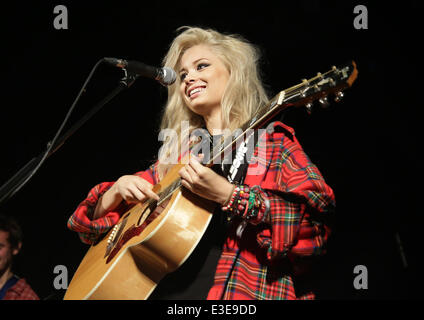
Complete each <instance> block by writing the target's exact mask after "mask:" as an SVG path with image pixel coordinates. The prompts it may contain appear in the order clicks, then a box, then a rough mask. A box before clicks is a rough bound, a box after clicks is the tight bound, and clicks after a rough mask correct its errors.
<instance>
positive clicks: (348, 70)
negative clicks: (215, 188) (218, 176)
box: [207, 61, 358, 167]
mask: <svg viewBox="0 0 424 320" xmlns="http://www.w3.org/2000/svg"><path fill="white" fill-rule="evenodd" d="M357 75H358V70H357V69H356V63H355V62H354V61H352V62H351V63H350V64H348V65H346V66H344V67H343V68H337V67H335V66H333V67H332V68H331V69H330V70H329V71H327V72H325V73H323V74H321V73H317V75H316V76H315V77H313V78H311V79H309V80H306V79H304V80H302V82H301V83H299V84H297V85H295V86H293V87H290V88H288V89H285V90H283V91H281V92H280V93H278V94H277V95H275V96H274V97H273V98H272V99H271V100H270V101H269V103H268V104H267V105H266V106H265V107H262V108H258V111H257V114H255V115H254V117H253V118H252V119H251V120H250V121H248V122H247V123H245V124H244V125H242V127H241V130H238V132H237V134H233V135H232V136H229V137H228V138H227V139H226V140H225V141H224V142H223V143H222V144H221V145H220V146H218V147H217V148H218V149H217V150H215V148H214V150H213V156H212V159H211V160H210V161H209V162H208V163H207V166H209V167H210V166H212V165H213V164H214V163H221V162H217V160H218V159H219V160H221V159H222V156H223V155H225V154H228V152H230V150H229V149H230V148H231V151H232V150H233V149H234V148H235V147H236V145H238V144H239V143H240V141H241V139H245V138H246V137H247V136H248V135H250V134H252V131H253V130H257V129H261V128H265V127H266V125H267V124H268V123H270V121H271V120H272V119H274V118H275V116H277V115H278V114H279V113H281V112H283V111H285V110H287V109H288V108H291V107H299V106H306V108H307V109H308V112H310V108H311V105H312V103H313V102H314V101H315V100H318V101H319V102H320V104H321V105H322V106H326V105H327V104H328V98H327V97H328V96H329V95H330V94H335V101H336V102H339V101H340V99H341V97H343V90H344V89H346V88H348V87H350V86H352V84H353V82H354V81H355V80H356V78H357ZM240 131H241V132H240ZM234 136H235V137H234Z"/></svg>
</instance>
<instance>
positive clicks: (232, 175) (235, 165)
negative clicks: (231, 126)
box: [221, 130, 258, 184]
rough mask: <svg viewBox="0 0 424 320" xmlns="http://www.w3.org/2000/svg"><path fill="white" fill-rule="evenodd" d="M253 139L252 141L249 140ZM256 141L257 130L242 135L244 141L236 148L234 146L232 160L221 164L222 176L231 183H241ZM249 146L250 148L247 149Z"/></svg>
mask: <svg viewBox="0 0 424 320" xmlns="http://www.w3.org/2000/svg"><path fill="white" fill-rule="evenodd" d="M251 139H253V141H251ZM257 142H258V130H254V131H252V133H251V134H250V135H249V136H247V137H244V141H243V142H242V143H240V145H239V147H238V148H235V149H234V150H233V153H232V155H231V156H232V162H231V163H230V164H226V162H225V161H223V163H222V164H221V172H222V176H224V177H225V178H227V180H228V181H229V182H231V183H236V184H243V182H244V179H245V178H246V174H247V169H248V167H249V161H250V159H251V157H252V155H253V151H254V149H255V147H256V144H257ZM249 148H251V149H252V150H249Z"/></svg>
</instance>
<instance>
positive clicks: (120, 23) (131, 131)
mask: <svg viewBox="0 0 424 320" xmlns="http://www.w3.org/2000/svg"><path fill="white" fill-rule="evenodd" d="M418 3H419V1H403V2H401V3H398V4H396V5H389V4H384V2H381V3H380V4H378V5H377V4H375V2H374V3H371V2H367V1H362V2H355V1H319V0H313V1H291V2H289V1H274V2H272V1H269V2H267V1H248V2H244V3H243V2H239V3H237V2H232V1H225V2H219V1H202V2H199V1H183V2H182V1H180V2H166V1H151V2H147V1H137V2H128V3H126V2H119V3H117V2H114V3H111V4H105V3H103V2H92V1H90V2H88V1H87V2H84V3H83V2H78V3H77V2H76V1H75V2H74V1H72V2H71V1H60V2H59V1H57V2H50V3H49V2H45V1H37V2H30V1H28V2H22V1H21V2H16V3H13V4H12V3H8V4H4V3H3V4H2V8H1V19H0V20H1V28H0V30H1V43H2V45H1V47H2V49H1V55H2V59H1V70H2V72H1V78H2V82H3V85H2V95H1V100H2V101H1V116H0V122H1V123H0V130H1V133H0V143H1V170H0V184H1V185H3V184H4V183H5V182H6V181H7V180H8V179H9V178H10V177H12V176H13V175H14V174H15V173H16V172H17V171H18V170H19V169H20V168H22V167H23V166H24V165H25V164H26V163H27V162H28V161H29V160H30V159H31V158H33V157H35V156H38V155H39V154H40V153H41V152H42V151H44V150H45V147H46V144H47V142H48V141H50V140H51V139H52V138H53V136H54V134H55V133H56V131H57V130H58V128H59V125H60V124H61V122H62V121H63V119H64V117H65V115H66V113H67V111H68V109H69V107H70V106H71V103H72V102H73V101H74V99H75V98H76V95H77V93H78V91H79V90H80V88H81V86H82V84H83V82H84V81H85V79H86V77H87V76H88V74H89V72H90V70H91V69H92V68H93V66H94V65H95V63H96V62H97V61H98V60H99V59H100V58H102V57H118V58H125V59H131V60H138V61H141V62H144V63H147V64H150V65H154V66H159V65H160V63H161V61H162V57H163V56H164V54H165V53H166V51H167V49H168V46H169V44H170V42H171V41H172V39H173V38H174V36H175V30H176V29H177V28H178V27H180V26H183V25H189V26H202V27H211V28H215V29H217V30H219V31H222V32H226V33H238V34H241V35H243V36H244V37H245V38H247V39H249V40H250V41H251V42H253V43H255V44H257V45H258V46H259V47H260V49H261V50H262V61H261V69H262V73H263V79H264V82H265V83H266V84H267V87H268V89H269V92H270V94H271V95H274V94H276V93H278V92H279V91H280V90H283V89H285V88H287V87H291V86H293V85H295V84H297V83H299V82H300V80H301V79H303V78H310V77H313V76H314V75H316V73H317V72H325V71H327V70H328V69H330V68H331V66H332V65H340V64H343V63H345V62H347V61H350V60H354V61H356V63H357V66H358V70H359V76H358V79H357V81H356V82H355V83H354V85H353V87H352V88H351V89H349V90H347V91H346V92H345V98H344V100H343V102H342V103H340V104H335V103H332V104H331V106H330V107H329V108H328V109H320V108H317V109H315V111H314V112H313V113H312V115H310V116H309V115H308V114H307V113H306V111H305V110H304V109H303V108H299V109H295V110H292V111H290V112H288V113H287V114H286V116H285V118H284V121H285V122H286V124H288V125H290V126H292V127H293V128H294V129H295V131H296V134H297V137H298V139H299V140H300V142H301V144H302V145H303V147H304V149H305V151H306V153H307V154H308V155H309V156H310V158H311V159H312V161H313V162H314V163H315V164H317V165H318V167H319V168H320V170H321V172H322V173H323V175H324V176H325V178H326V180H327V182H328V184H329V185H330V186H332V187H333V188H334V191H335V193H336V199H337V217H336V222H335V229H334V234H333V237H332V240H331V242H330V244H329V252H328V255H327V258H326V260H325V261H324V263H323V265H322V266H320V278H319V279H317V284H318V287H319V296H318V297H319V298H321V299H331V300H332V299H347V300H351V299H352V300H353V299H365V300H367V299H410V298H417V297H419V298H420V297H421V296H420V295H419V293H418V289H419V285H418V283H419V280H420V279H421V276H420V272H419V265H418V259H419V256H420V255H421V254H420V252H419V250H420V247H421V243H420V242H419V241H420V234H421V227H422V223H423V218H422V210H421V209H420V208H421V206H420V202H421V201H422V198H421V196H420V194H421V190H420V185H421V182H422V169H421V168H420V164H419V155H418V152H419V147H420V144H419V140H418V134H419V131H420V129H419V128H420V123H421V121H420V119H419V113H418V112H419V109H420V108H421V107H422V102H421V99H419V93H420V82H419V80H420V78H421V77H420V73H419V70H418V66H419V65H420V64H421V60H419V59H418V58H419V53H418V52H419V50H418V44H417V43H418V42H419V41H420V40H419V39H420V34H421V31H420V28H419V27H420V25H421V23H420V20H419V17H420V14H421V12H422V11H421V10H420V8H419V5H418ZM57 5H64V6H65V7H66V8H67V11H68V29H66V30H64V29H62V30H56V29H55V27H54V24H53V21H54V19H55V17H57V16H58V14H55V13H54V11H53V10H54V8H55V7H56V6H57ZM357 5H365V6H366V8H367V9H368V29H360V30H359V29H356V28H355V27H354V23H353V22H354V19H355V17H356V16H357V15H358V14H356V13H354V8H355V7H356V6H357ZM121 76H122V73H121V72H120V71H119V70H115V69H114V68H111V67H107V66H101V67H100V68H99V69H98V70H97V72H96V73H95V74H94V77H93V79H92V81H91V82H90V83H89V86H88V89H87V92H86V93H85V94H84V95H83V97H82V99H81V100H80V102H79V104H78V105H77V107H76V109H75V111H74V113H73V115H72V117H71V120H70V122H69V123H68V125H67V127H66V128H65V130H66V129H68V128H69V127H70V126H71V125H72V124H74V123H75V122H76V121H78V120H79V119H80V118H81V117H82V116H83V115H84V114H85V113H86V112H87V111H88V110H89V109H90V108H91V107H92V106H94V104H95V103H96V102H98V101H100V100H101V99H102V98H103V97H105V96H106V95H107V94H108V93H109V92H110V91H111V90H112V89H113V88H114V87H115V86H116V85H117V84H118V82H119V80H120V79H121ZM165 100H166V89H165V88H164V87H162V86H160V85H159V84H158V83H157V82H155V81H153V80H150V79H145V78H139V79H138V80H137V81H136V82H135V83H134V85H133V86H132V87H130V88H129V89H127V90H125V91H124V92H123V93H121V94H120V95H119V96H117V97H116V98H115V99H114V100H113V101H111V102H110V103H109V104H107V105H106V106H105V107H104V108H103V109H102V111H100V112H99V113H98V114H97V115H96V116H95V117H94V118H92V119H91V120H90V121H89V122H88V123H87V124H86V125H84V126H83V127H82V128H81V129H80V130H79V131H78V132H76V133H75V134H74V135H73V136H72V137H71V138H70V139H69V140H68V141H67V142H66V143H65V144H64V145H63V146H62V147H61V148H60V149H59V150H58V151H57V152H56V153H55V154H53V155H52V156H51V157H50V158H49V159H48V160H47V161H46V162H45V163H44V165H43V166H42V167H41V168H40V170H39V171H38V172H37V173H36V175H35V176H34V177H33V178H32V179H31V180H30V181H29V182H28V183H27V184H26V186H25V187H24V188H23V189H22V190H21V191H20V192H18V193H17V194H16V195H15V196H14V197H12V198H11V199H9V200H8V201H7V202H4V203H2V204H1V213H4V214H8V215H13V216H15V217H16V218H17V219H18V221H19V222H20V223H21V225H22V227H23V230H24V237H25V238H24V245H23V250H22V252H21V254H20V256H19V259H18V261H17V264H16V270H17V271H18V273H19V275H21V276H22V277H25V278H26V279H27V280H28V281H29V282H30V284H31V285H32V286H33V288H34V289H35V291H36V292H37V293H38V294H39V296H40V297H41V298H42V299H61V298H62V297H63V295H64V292H65V291H64V290H56V289H55V288H54V286H53V282H54V279H55V277H56V276H57V274H55V273H54V268H55V267H56V266H58V265H63V266H65V267H66V268H67V270H68V273H69V281H70V279H71V277H72V275H73V273H74V272H75V270H76V268H77V267H78V265H79V262H80V261H81V259H82V258H83V256H84V254H85V252H86V250H87V249H88V247H87V246H86V245H84V244H82V243H80V241H79V239H78V236H77V234H75V233H73V232H71V231H69V230H68V229H67V228H66V222H67V220H68V218H69V216H70V215H71V214H72V212H73V210H74V209H75V208H76V207H77V205H78V204H79V202H80V201H81V200H83V199H84V198H85V196H86V195H87V193H88V191H89V189H90V188H91V187H92V186H94V185H95V184H97V183H99V182H102V181H114V180H116V179H117V178H118V177H120V176H121V175H124V174H129V173H134V172H136V171H139V170H142V169H145V168H146V167H147V166H148V165H149V164H150V163H151V161H152V160H153V159H154V158H156V156H157V151H158V147H159V143H158V139H157V136H158V124H159V119H160V115H161V110H162V107H163V105H164V102H165ZM400 245H401V246H402V248H403V250H404V257H405V258H406V261H403V260H402V255H401V254H400ZM358 265H362V266H365V267H366V268H367V271H368V289H361V290H358V289H355V287H354V284H353V283H354V279H355V277H356V276H357V274H355V272H354V269H355V267H356V266H358Z"/></svg>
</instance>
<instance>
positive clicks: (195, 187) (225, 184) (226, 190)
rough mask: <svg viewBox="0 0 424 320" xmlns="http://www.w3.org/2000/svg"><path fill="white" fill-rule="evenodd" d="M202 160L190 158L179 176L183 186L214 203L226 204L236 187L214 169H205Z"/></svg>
mask: <svg viewBox="0 0 424 320" xmlns="http://www.w3.org/2000/svg"><path fill="white" fill-rule="evenodd" d="M199 156H200V159H199V160H198V159H196V157H195V156H190V161H189V163H188V164H186V165H185V166H184V167H183V168H182V169H181V170H180V171H179V172H178V174H179V175H180V176H181V184H182V185H183V186H184V187H186V188H187V189H188V190H190V191H191V192H193V193H195V194H197V195H199V196H201V197H202V198H206V199H209V200H212V201H215V202H217V203H219V204H220V205H223V204H225V202H227V200H228V199H229V198H230V196H231V194H232V192H233V190H234V185H233V184H231V183H230V182H229V181H228V180H227V179H225V178H224V177H222V176H220V175H219V174H217V173H215V172H214V171H213V170H212V169H210V168H208V167H205V166H204V165H202V164H201V163H200V162H199V161H201V158H203V157H202V156H203V155H199Z"/></svg>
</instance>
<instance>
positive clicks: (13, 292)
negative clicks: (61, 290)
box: [3, 279, 40, 300]
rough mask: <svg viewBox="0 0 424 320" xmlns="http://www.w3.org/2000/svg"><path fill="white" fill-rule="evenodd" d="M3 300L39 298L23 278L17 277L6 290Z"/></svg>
mask: <svg viewBox="0 0 424 320" xmlns="http://www.w3.org/2000/svg"><path fill="white" fill-rule="evenodd" d="M3 300H40V298H39V297H38V296H37V294H36V293H35V292H34V291H33V290H32V288H31V286H30V285H29V284H28V283H27V282H26V280H25V279H19V280H18V282H16V283H15V285H13V286H12V287H10V288H9V290H7V292H6V294H5V296H4V297H3Z"/></svg>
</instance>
